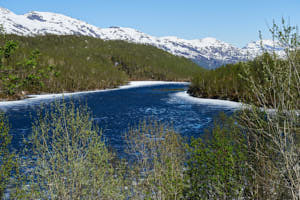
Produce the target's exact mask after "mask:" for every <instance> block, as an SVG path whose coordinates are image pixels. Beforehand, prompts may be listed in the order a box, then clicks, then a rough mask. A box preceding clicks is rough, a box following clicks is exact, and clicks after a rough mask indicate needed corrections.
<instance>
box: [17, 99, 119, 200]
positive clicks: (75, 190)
mask: <svg viewBox="0 0 300 200" xmlns="http://www.w3.org/2000/svg"><path fill="white" fill-rule="evenodd" d="M29 147H30V148H29V152H27V154H29V155H31V159H27V162H26V163H25V164H26V165H25V166H26V167H27V168H30V170H29V172H27V173H25V175H24V176H26V179H27V184H28V187H25V188H23V190H24V191H23V194H22V196H21V198H28V199H64V200H67V199H69V200H71V199H123V198H124V195H123V194H122V192H121V191H122V177H121V175H120V174H118V170H117V169H118V168H119V167H118V166H117V165H113V163H112V160H113V159H114V155H113V154H112V153H110V152H109V151H108V149H107V147H106V146H105V142H104V141H103V138H102V134H101V131H99V129H98V128H97V127H96V126H95V125H94V124H93V120H92V116H91V114H90V112H89V111H88V110H87V108H85V107H79V108H76V107H75V105H74V104H70V105H68V104H66V103H64V102H63V103H62V104H59V103H55V104H54V105H52V106H51V109H50V111H47V110H40V112H39V114H38V120H37V121H36V122H35V123H34V126H33V130H32V135H31V137H30V140H29ZM23 187H24V186H23Z"/></svg>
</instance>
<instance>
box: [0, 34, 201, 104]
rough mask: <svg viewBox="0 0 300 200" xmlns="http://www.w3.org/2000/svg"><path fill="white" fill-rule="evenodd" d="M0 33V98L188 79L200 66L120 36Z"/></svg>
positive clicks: (198, 71)
mask: <svg viewBox="0 0 300 200" xmlns="http://www.w3.org/2000/svg"><path fill="white" fill-rule="evenodd" d="M4 37H5V38H4ZM2 38H3V39H2V41H1V52H2V53H1V57H2V58H1V60H2V62H1V63H2V64H1V65H2V66H1V85H0V86H1V93H2V94H1V96H2V98H6V97H8V96H14V97H17V98H22V95H23V94H24V93H41V92H47V93H49V92H50V93H51V92H62V91H79V90H93V89H103V88H111V87H116V86H119V85H121V84H125V83H126V82H127V81H129V80H165V81H171V80H172V81H189V80H190V78H191V77H192V75H193V74H195V73H201V72H202V71H204V70H203V69H202V68H201V67H199V66H197V65H196V64H194V63H193V62H192V61H190V60H188V59H186V58H183V57H178V56H174V55H171V54H170V53H167V52H165V51H163V50H160V49H158V48H156V47H153V46H148V45H141V44H132V43H128V42H124V41H104V40H101V39H96V38H91V37H85V36H54V35H48V36H37V37H21V36H15V35H6V36H2ZM6 41H10V42H11V44H9V42H6ZM12 41H14V42H12ZM33 49H35V51H32V50H33ZM5 52H6V53H5ZM6 54H7V55H6ZM33 72H34V73H33ZM25 79H26V80H25ZM25 82H26V83H25ZM22 93H23V94H22Z"/></svg>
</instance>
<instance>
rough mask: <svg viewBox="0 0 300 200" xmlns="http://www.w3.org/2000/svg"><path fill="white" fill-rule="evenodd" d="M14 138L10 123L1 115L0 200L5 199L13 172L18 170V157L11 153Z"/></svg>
mask: <svg viewBox="0 0 300 200" xmlns="http://www.w3.org/2000/svg"><path fill="white" fill-rule="evenodd" d="M11 139H12V136H11V135H9V126H8V121H7V119H6V118H5V116H4V115H3V114H2V113H0V198H4V193H5V190H6V189H7V186H8V184H9V183H11V182H10V178H11V176H12V172H13V170H15V169H16V167H17V163H16V160H15V159H16V155H15V153H13V152H12V151H11V149H9V148H10V144H11Z"/></svg>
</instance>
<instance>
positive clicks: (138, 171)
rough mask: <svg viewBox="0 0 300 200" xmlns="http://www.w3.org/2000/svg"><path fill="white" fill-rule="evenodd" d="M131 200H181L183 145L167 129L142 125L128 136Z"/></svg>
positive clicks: (184, 158) (147, 124)
mask: <svg viewBox="0 0 300 200" xmlns="http://www.w3.org/2000/svg"><path fill="white" fill-rule="evenodd" d="M127 142H128V145H129V146H128V147H129V148H128V150H129V153H130V154H131V156H133V157H134V158H133V159H134V160H133V163H132V165H131V167H130V172H131V173H130V176H129V177H130V179H129V180H130V181H129V183H130V182H131V183H132V184H131V186H130V188H131V189H130V191H132V192H131V194H130V195H129V196H130V197H131V198H132V199H161V200H164V199H174V200H176V199H182V198H183V190H184V188H185V176H184V163H185V161H186V151H185V143H184V141H183V139H182V137H181V136H180V135H179V134H178V133H176V132H175V131H174V130H173V129H171V128H170V127H168V126H166V125H164V124H161V123H158V122H156V121H144V122H141V123H140V124H139V125H138V127H137V128H133V129H131V130H130V131H129V132H128V134H127Z"/></svg>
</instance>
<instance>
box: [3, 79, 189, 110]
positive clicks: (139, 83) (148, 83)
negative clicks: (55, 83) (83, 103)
mask: <svg viewBox="0 0 300 200" xmlns="http://www.w3.org/2000/svg"><path fill="white" fill-rule="evenodd" d="M168 84H184V85H189V84H190V83H189V82H175V81H130V82H128V84H126V85H122V86H119V87H116V88H108V89H100V90H90V91H78V92H64V93H55V94H54V93H53V94H38V95H35V94H31V95H26V98H25V99H21V100H9V101H8V100H7V101H0V106H9V105H16V104H24V103H25V104H26V103H30V102H35V101H39V100H43V99H53V98H61V97H67V96H73V95H80V94H88V93H96V92H108V91H114V90H121V89H130V88H137V87H146V86H154V85H168Z"/></svg>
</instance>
